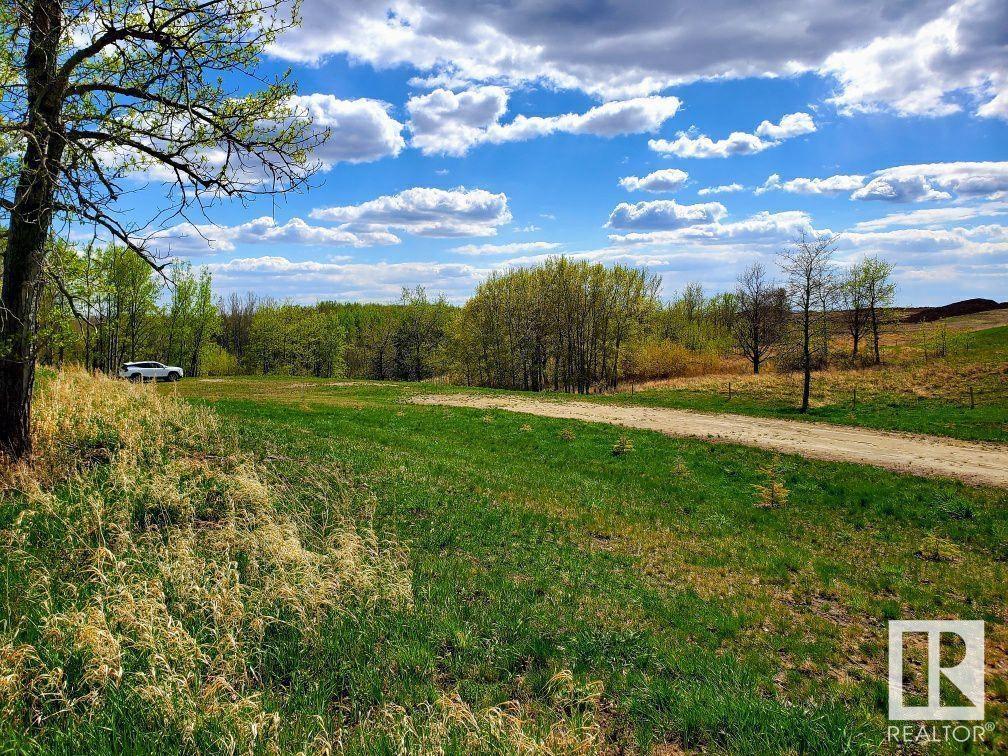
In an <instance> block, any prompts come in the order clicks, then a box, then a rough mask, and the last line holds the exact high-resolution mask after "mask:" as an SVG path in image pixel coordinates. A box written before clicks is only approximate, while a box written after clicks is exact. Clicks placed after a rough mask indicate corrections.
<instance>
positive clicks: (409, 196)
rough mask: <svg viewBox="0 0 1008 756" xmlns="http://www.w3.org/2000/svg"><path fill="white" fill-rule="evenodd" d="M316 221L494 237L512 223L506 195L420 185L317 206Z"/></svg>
mask: <svg viewBox="0 0 1008 756" xmlns="http://www.w3.org/2000/svg"><path fill="white" fill-rule="evenodd" d="M311 217H312V218H315V219H317V220H325V221H331V222H335V223H339V224H342V227H343V228H345V229H347V230H349V231H352V232H355V233H356V232H358V231H363V232H375V231H379V232H386V233H389V232H394V231H403V232H405V233H409V234H414V235H417V236H435V237H451V236H493V235H494V234H496V233H497V229H498V228H500V227H501V226H503V225H504V224H506V223H508V222H510V220H511V212H510V210H508V201H507V196H506V195H505V194H503V193H501V194H493V193H491V192H488V191H486V190H485V189H466V188H464V187H458V188H457V189H447V190H446V189H433V188H426V187H415V188H413V189H406V190H405V191H402V192H399V193H398V194H394V195H386V196H383V197H378V198H377V199H373V200H369V201H367V202H362V203H361V204H359V205H344V206H341V207H327V208H318V209H316V210H312V212H311Z"/></svg>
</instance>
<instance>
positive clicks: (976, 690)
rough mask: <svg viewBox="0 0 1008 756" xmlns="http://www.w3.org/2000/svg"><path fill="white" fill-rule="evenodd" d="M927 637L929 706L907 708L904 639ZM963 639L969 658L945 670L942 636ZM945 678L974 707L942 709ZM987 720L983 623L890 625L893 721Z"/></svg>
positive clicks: (899, 622)
mask: <svg viewBox="0 0 1008 756" xmlns="http://www.w3.org/2000/svg"><path fill="white" fill-rule="evenodd" d="M907 633H922V634H925V635H926V636H927V705H925V706H906V705H905V704H904V693H905V691H904V683H903V645H904V638H903V636H904V635H905V634H907ZM943 633H948V634H952V635H957V636H959V637H960V638H961V639H962V641H963V643H964V644H965V646H966V654H965V656H963V658H962V660H961V661H959V663H958V664H955V665H953V666H949V667H943V666H941V636H942V634H943ZM942 677H945V679H947V680H948V681H949V682H950V683H952V684H953V685H954V686H955V687H956V688H958V689H959V691H960V692H961V693H962V694H963V696H965V697H966V699H967V700H968V701H969V702H970V703H971V704H972V706H942V702H941V679H942ZM983 718H984V623H983V622H982V621H980V620H893V621H891V622H890V623H889V719H897V720H899V719H914V720H928V721H934V720H938V719H983Z"/></svg>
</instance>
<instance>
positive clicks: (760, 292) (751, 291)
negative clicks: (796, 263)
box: [732, 262, 788, 374]
mask: <svg viewBox="0 0 1008 756" xmlns="http://www.w3.org/2000/svg"><path fill="white" fill-rule="evenodd" d="M735 299H736V301H737V305H738V312H737V313H736V318H735V323H734V328H733V329H732V334H733V336H734V339H735V345H736V346H737V347H738V349H739V351H741V352H742V354H744V355H745V356H746V357H747V358H749V360H750V362H752V368H753V374H758V373H759V371H760V365H762V364H763V362H764V360H766V359H767V358H768V357H770V356H771V355H772V354H773V351H774V349H775V348H776V347H777V344H778V342H779V341H780V339H781V336H782V334H783V332H784V329H785V327H786V326H787V320H788V305H787V294H786V292H785V291H784V290H783V289H782V288H781V287H780V286H778V285H777V284H776V283H775V282H773V281H772V280H771V279H770V276H769V275H768V274H767V271H766V268H765V267H764V266H763V264H762V263H760V262H754V263H753V264H752V265H750V266H749V267H748V268H746V269H745V270H744V271H743V272H742V273H741V274H740V275H739V277H738V286H737V287H736V289H735Z"/></svg>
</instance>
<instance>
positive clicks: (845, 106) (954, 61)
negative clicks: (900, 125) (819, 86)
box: [821, 0, 1008, 118]
mask: <svg viewBox="0 0 1008 756" xmlns="http://www.w3.org/2000/svg"><path fill="white" fill-rule="evenodd" d="M1006 28H1008V4H1006V3H1005V2H1004V0H960V2H957V3H954V4H952V5H950V6H949V7H948V8H947V9H946V10H945V12H944V13H942V14H941V15H939V16H938V17H936V18H934V19H933V20H931V21H929V22H928V23H925V24H923V25H922V26H920V27H918V28H917V29H913V30H910V31H907V32H904V33H896V34H881V35H879V36H877V37H875V39H873V40H872V41H871V42H869V43H867V44H865V45H862V46H858V47H853V48H849V49H844V50H840V51H837V52H834V53H833V54H831V55H830V56H829V57H828V58H827V59H826V60H825V62H824V63H823V65H822V67H821V70H822V72H824V73H827V74H831V75H832V76H834V77H836V79H837V81H838V82H839V85H840V86H839V91H838V92H837V93H836V94H835V96H834V97H833V98H832V102H833V103H834V104H835V105H836V106H837V107H838V108H839V109H840V110H841V111H844V112H847V113H853V112H859V111H873V110H880V109H888V110H893V111H895V112H897V113H900V114H904V115H919V116H941V115H948V114H949V113H955V112H957V111H960V110H962V108H963V102H962V101H963V99H964V98H965V99H967V100H968V101H972V102H973V103H974V104H975V109H974V112H975V114H976V115H979V116H982V117H990V118H1008V45H1005V42H1004V29H1006Z"/></svg>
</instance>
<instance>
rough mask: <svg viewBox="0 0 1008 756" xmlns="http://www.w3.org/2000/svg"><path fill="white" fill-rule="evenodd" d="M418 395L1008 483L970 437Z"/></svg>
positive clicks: (1006, 452)
mask: <svg viewBox="0 0 1008 756" xmlns="http://www.w3.org/2000/svg"><path fill="white" fill-rule="evenodd" d="M413 401H414V402H416V403H418V404H437V405H448V406H454V407H472V408H475V409H500V410H508V411H511V412H524V413H528V414H532V415H542V416H544V417H560V418H569V419H571V420H584V421H587V422H594V423H611V424H613V425H623V426H626V427H628V428H642V429H645V430H654V431H659V432H661V433H665V434H667V435H669V436H689V437H693V438H702V439H708V440H712V441H727V442H730V443H736V444H743V445H745V446H759V447H761V448H764V449H773V450H775V451H780V452H785V453H787V454H800V455H801V456H803V457H813V458H815V459H829V460H836V461H843V462H858V463H861V464H865V465H875V466H876V467H885V468H888V469H890V470H897V471H900V472H907V473H912V474H914V475H924V476H929V477H948V478H957V479H959V480H962V481H965V482H967V483H974V484H986V485H992V486H999V487H1001V488H1008V445H1003V444H988V443H983V444H980V443H969V442H966V441H956V440H954V439H949V438H939V437H937V436H918V435H911V434H904V433H886V432H883V431H875V430H868V429H866V428H853V427H847V426H842V425H827V424H825V423H806V422H800V421H794V420H775V419H771V418H761V417H746V416H743V415H726V414H706V413H700V412H688V411H685V410H675V409H662V408H652V407H631V406H617V405H611V404H610V405H603V404H592V403H588V402H552V401H541V400H537V399H527V398H525V397H520V396H485V395H474V394H443V395H435V394H431V395H425V396H418V397H415V398H414V399H413Z"/></svg>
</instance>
